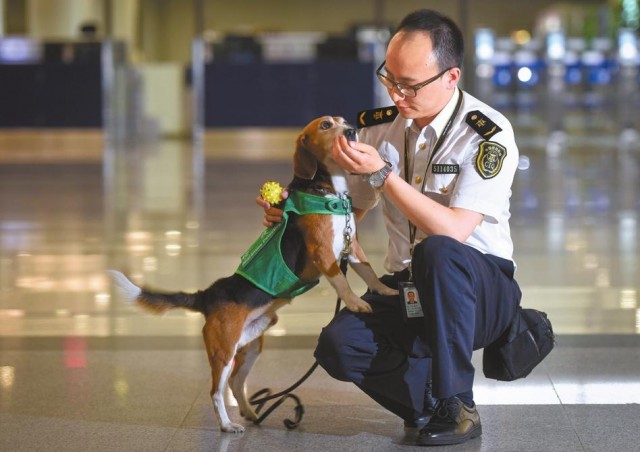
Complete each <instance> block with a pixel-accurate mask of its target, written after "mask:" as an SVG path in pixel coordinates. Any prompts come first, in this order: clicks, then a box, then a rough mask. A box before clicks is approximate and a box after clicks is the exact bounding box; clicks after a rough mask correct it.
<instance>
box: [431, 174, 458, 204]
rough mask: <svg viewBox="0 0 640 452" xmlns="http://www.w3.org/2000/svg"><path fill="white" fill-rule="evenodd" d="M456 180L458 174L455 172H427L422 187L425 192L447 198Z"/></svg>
mask: <svg viewBox="0 0 640 452" xmlns="http://www.w3.org/2000/svg"><path fill="white" fill-rule="evenodd" d="M457 180H458V174H455V173H449V174H429V177H428V178H427V183H426V184H425V188H424V191H425V194H426V193H433V194H438V195H441V196H444V197H447V198H448V197H449V196H451V193H452V192H453V190H454V188H455V185H456V181H457Z"/></svg>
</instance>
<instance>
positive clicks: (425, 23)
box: [395, 9, 464, 70]
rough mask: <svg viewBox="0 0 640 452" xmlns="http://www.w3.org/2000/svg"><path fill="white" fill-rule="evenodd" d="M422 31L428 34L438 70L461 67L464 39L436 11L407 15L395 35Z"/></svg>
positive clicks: (454, 26)
mask: <svg viewBox="0 0 640 452" xmlns="http://www.w3.org/2000/svg"><path fill="white" fill-rule="evenodd" d="M400 31H404V32H414V31H422V32H426V33H428V34H429V36H430V38H431V42H432V44H433V54H434V55H435V57H436V61H437V63H438V69H440V70H444V69H446V68H449V67H461V66H462V60H463V58H464V38H463V35H462V31H460V28H459V27H458V25H457V24H456V23H455V22H454V21H453V20H451V19H450V18H448V17H447V16H445V15H444V14H441V13H439V12H437V11H434V10H431V9H419V10H417V11H414V12H412V13H410V14H409V15H407V16H406V17H405V18H404V19H402V22H400V25H398V28H397V29H396V31H395V32H396V33H398V32H400Z"/></svg>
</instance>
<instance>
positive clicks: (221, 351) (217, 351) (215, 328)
mask: <svg viewBox="0 0 640 452" xmlns="http://www.w3.org/2000/svg"><path fill="white" fill-rule="evenodd" d="M229 317H230V316H225V315H221V313H220V312H219V311H218V312H215V313H213V314H212V315H209V316H207V318H206V323H205V325H204V327H203V329H202V335H203V338H204V343H205V346H206V349H207V357H208V358H209V366H210V367H211V392H210V395H211V401H212V402H213V408H214V410H215V413H216V417H217V418H218V422H219V424H220V430H222V431H223V432H230V433H242V432H244V427H243V426H242V425H240V424H236V423H233V422H231V420H230V419H229V415H228V414H227V409H226V407H225V404H224V392H225V389H226V387H227V381H228V380H229V376H230V375H231V371H232V369H233V357H234V355H235V353H236V349H237V347H238V341H239V340H240V336H241V335H242V327H243V325H244V320H245V318H246V317H245V318H234V317H240V316H238V315H235V316H233V317H232V318H231V319H229Z"/></svg>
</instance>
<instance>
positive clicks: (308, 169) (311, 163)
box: [293, 134, 318, 180]
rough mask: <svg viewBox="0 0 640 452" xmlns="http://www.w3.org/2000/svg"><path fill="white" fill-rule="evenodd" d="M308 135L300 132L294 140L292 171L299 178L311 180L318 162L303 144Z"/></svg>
mask: <svg viewBox="0 0 640 452" xmlns="http://www.w3.org/2000/svg"><path fill="white" fill-rule="evenodd" d="M307 139H308V136H307V135H306V134H301V135H300V136H299V137H298V141H296V152H295V153H294V154H293V173H294V174H295V175H296V176H298V177H299V178H301V179H307V180H311V179H313V177H314V176H315V175H316V171H317V169H318V162H317V160H316V158H315V157H314V156H313V154H311V152H309V150H308V149H307V147H306V146H305V144H306V141H307Z"/></svg>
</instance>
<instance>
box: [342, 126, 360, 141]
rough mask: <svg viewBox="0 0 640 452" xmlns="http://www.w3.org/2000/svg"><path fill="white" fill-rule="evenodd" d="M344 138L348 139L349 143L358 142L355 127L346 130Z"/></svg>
mask: <svg viewBox="0 0 640 452" xmlns="http://www.w3.org/2000/svg"><path fill="white" fill-rule="evenodd" d="M344 136H345V137H347V140H349V141H358V132H357V131H356V129H354V128H353V127H349V128H347V129H344Z"/></svg>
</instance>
